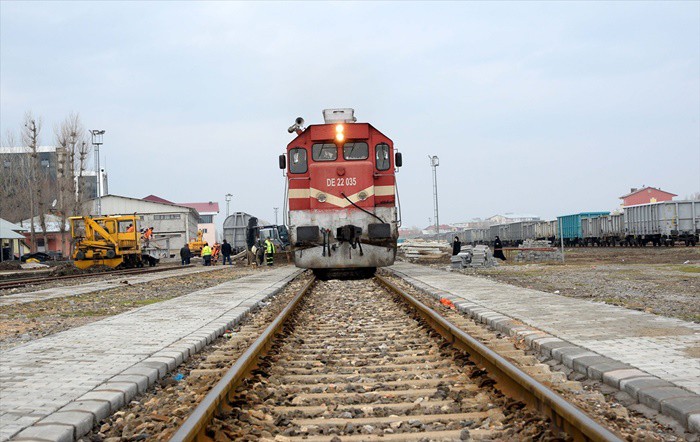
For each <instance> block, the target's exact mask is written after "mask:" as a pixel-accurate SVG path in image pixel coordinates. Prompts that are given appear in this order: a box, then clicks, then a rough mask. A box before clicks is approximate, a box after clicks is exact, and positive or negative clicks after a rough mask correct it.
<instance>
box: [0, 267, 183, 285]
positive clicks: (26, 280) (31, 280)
mask: <svg viewBox="0 0 700 442" xmlns="http://www.w3.org/2000/svg"><path fill="white" fill-rule="evenodd" d="M188 267H193V265H192V264H189V265H186V266H164V267H156V268H149V269H122V270H112V271H106V272H96V273H80V274H76V275H61V276H46V277H43V278H34V277H27V278H10V279H7V280H4V281H2V280H0V290H3V289H11V288H16V287H22V286H25V285H30V284H44V283H47V282H53V281H61V280H64V279H80V278H89V277H101V276H120V275H132V274H136V275H140V274H142V273H157V272H165V271H168V270H176V269H185V268H188Z"/></svg>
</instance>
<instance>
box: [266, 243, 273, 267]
mask: <svg viewBox="0 0 700 442" xmlns="http://www.w3.org/2000/svg"><path fill="white" fill-rule="evenodd" d="M274 257H275V245H274V244H273V243H272V241H270V238H266V239H265V262H266V264H267V265H269V266H271V265H272V264H274V261H275V258H274Z"/></svg>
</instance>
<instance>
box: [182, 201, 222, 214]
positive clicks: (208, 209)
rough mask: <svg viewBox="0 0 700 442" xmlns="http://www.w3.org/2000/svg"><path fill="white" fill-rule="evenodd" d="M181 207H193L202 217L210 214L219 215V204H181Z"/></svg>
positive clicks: (211, 202)
mask: <svg viewBox="0 0 700 442" xmlns="http://www.w3.org/2000/svg"><path fill="white" fill-rule="evenodd" d="M179 205H181V206H185V207H191V208H193V209H195V210H196V211H197V212H199V214H200V215H203V214H208V213H219V203H215V202H213V201H209V202H208V203H179Z"/></svg>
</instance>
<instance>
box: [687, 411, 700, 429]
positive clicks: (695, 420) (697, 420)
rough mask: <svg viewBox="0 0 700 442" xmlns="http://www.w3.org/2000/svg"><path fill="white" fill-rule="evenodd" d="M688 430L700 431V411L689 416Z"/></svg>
mask: <svg viewBox="0 0 700 442" xmlns="http://www.w3.org/2000/svg"><path fill="white" fill-rule="evenodd" d="M688 430H689V431H691V432H692V433H700V413H693V414H691V415H690V416H688Z"/></svg>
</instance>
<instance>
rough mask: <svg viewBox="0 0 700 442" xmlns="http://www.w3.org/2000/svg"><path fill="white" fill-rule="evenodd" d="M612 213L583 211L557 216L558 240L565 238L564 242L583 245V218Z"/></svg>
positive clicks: (568, 244)
mask: <svg viewBox="0 0 700 442" xmlns="http://www.w3.org/2000/svg"><path fill="white" fill-rule="evenodd" d="M603 215H610V212H581V213H576V214H574V215H562V216H558V217H557V240H561V239H562V238H563V239H564V244H565V245H567V246H570V245H582V244H583V229H582V228H581V218H584V217H585V218H592V217H596V216H603Z"/></svg>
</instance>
